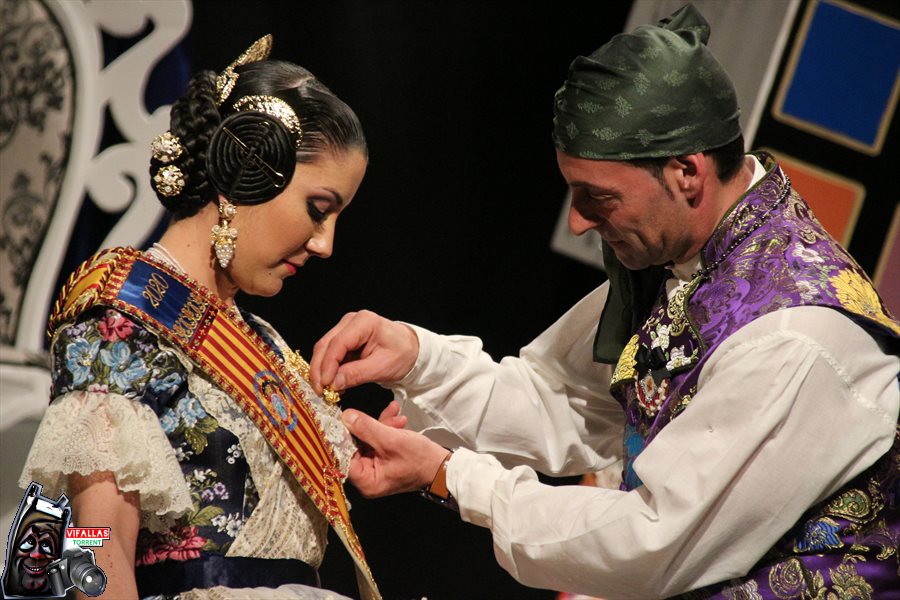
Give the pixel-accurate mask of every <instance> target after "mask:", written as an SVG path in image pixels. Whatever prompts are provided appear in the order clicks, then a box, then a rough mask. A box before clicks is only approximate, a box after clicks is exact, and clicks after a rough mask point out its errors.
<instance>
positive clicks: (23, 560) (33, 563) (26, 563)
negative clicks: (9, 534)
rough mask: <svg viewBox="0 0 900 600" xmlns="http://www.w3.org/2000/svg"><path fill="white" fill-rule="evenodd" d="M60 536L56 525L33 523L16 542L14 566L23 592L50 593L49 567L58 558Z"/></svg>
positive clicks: (13, 557) (30, 593)
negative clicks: (48, 591) (44, 591)
mask: <svg viewBox="0 0 900 600" xmlns="http://www.w3.org/2000/svg"><path fill="white" fill-rule="evenodd" d="M59 553H60V547H59V533H58V532H57V530H56V528H55V527H54V526H53V525H50V524H47V523H32V524H31V525H30V526H28V527H27V528H26V529H24V530H23V531H22V532H21V534H20V535H19V538H18V540H16V545H15V548H14V549H13V554H12V563H13V567H14V569H15V573H16V575H18V580H19V585H20V587H21V589H22V593H23V594H26V595H34V594H36V593H37V592H40V591H42V590H49V588H50V580H49V579H48V578H47V565H49V564H50V563H51V562H53V561H54V560H56V559H57V558H59Z"/></svg>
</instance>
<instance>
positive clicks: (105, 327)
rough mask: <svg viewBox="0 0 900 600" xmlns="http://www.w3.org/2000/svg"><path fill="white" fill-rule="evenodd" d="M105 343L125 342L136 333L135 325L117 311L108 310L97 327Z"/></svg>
mask: <svg viewBox="0 0 900 600" xmlns="http://www.w3.org/2000/svg"><path fill="white" fill-rule="evenodd" d="M97 328H98V329H99V330H100V339H102V340H103V341H104V342H117V341H119V340H124V339H125V338H127V337H128V336H130V335H131V333H132V331H134V323H132V322H131V321H130V320H128V319H127V318H125V317H124V316H123V315H122V314H121V313H119V312H117V311H115V310H107V311H106V316H105V317H103V319H101V320H100V324H99V325H98V327H97Z"/></svg>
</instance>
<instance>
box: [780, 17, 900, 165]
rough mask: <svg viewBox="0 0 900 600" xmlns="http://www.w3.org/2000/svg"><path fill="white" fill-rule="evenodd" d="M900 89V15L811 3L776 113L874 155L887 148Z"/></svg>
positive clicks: (783, 118)
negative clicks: (897, 16)
mask: <svg viewBox="0 0 900 600" xmlns="http://www.w3.org/2000/svg"><path fill="white" fill-rule="evenodd" d="M898 95H900V22H897V21H895V20H893V19H890V18H888V17H885V16H882V15H879V14H877V13H874V12H869V11H867V10H865V9H863V8H861V7H858V6H853V5H850V4H846V3H843V2H840V1H838V0H822V1H813V2H811V3H810V5H809V8H808V10H807V11H806V15H805V16H804V20H803V23H802V24H801V27H800V30H799V32H798V34H797V39H796V41H795V43H794V48H793V50H792V52H791V57H790V60H789V62H788V67H787V70H786V73H785V76H784V78H783V80H782V83H781V86H780V88H779V91H778V96H777V98H776V101H775V104H774V109H773V112H774V115H775V118H776V119H778V120H780V121H783V122H785V123H788V124H790V125H792V126H794V127H797V128H798V129H802V130H804V131H809V132H810V133H813V134H815V135H818V136H820V137H824V138H826V139H829V140H831V141H834V142H837V143H840V144H843V145H845V146H849V147H850V148H853V149H855V150H858V151H860V152H864V153H866V154H869V155H872V156H874V155H877V154H878V153H880V152H881V148H882V146H883V144H884V138H885V136H886V135H887V130H888V128H889V126H890V122H891V118H892V116H893V114H894V110H895V109H896V106H897V98H898Z"/></svg>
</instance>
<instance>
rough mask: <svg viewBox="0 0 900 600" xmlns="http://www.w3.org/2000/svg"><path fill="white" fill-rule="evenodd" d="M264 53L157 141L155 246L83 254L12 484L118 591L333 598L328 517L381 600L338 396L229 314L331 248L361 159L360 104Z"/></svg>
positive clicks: (54, 320) (256, 51)
mask: <svg viewBox="0 0 900 600" xmlns="http://www.w3.org/2000/svg"><path fill="white" fill-rule="evenodd" d="M270 46H271V37H269V36H266V37H265V38H263V39H261V40H259V41H258V42H257V43H256V44H254V45H253V46H252V47H251V48H250V49H248V50H247V51H246V52H245V53H244V54H242V55H241V56H240V57H239V58H238V59H237V60H236V61H235V62H234V63H232V65H230V66H229V67H228V68H227V69H226V70H225V71H224V72H223V73H221V74H219V75H218V76H217V75H216V74H215V73H213V72H209V71H206V72H200V73H199V74H197V75H196V76H195V77H194V79H193V80H192V81H191V82H190V84H189V86H188V90H187V92H186V94H185V95H184V96H183V97H182V98H181V99H179V100H178V101H177V102H176V103H175V104H174V105H173V107H172V113H171V129H170V131H168V132H165V133H164V134H162V135H160V136H159V137H157V138H156V140H154V143H153V145H152V148H151V149H152V153H153V157H152V159H151V167H150V175H151V179H152V185H153V187H154V189H155V191H156V193H157V196H158V197H159V199H160V201H161V202H162V203H163V205H164V206H165V207H166V209H167V210H168V211H169V212H170V213H171V222H170V224H169V226H168V228H167V229H166V231H165V233H164V235H163V236H162V238H161V239H160V241H159V242H158V243H156V244H154V245H153V247H152V248H150V249H149V250H148V251H147V252H144V253H140V252H137V251H135V250H132V249H127V248H117V249H112V250H109V251H105V252H102V253H100V254H99V255H97V256H95V257H94V258H93V259H92V260H90V261H88V263H86V264H85V265H83V266H82V267H81V268H79V269H78V270H77V271H76V273H75V274H73V277H72V278H71V280H70V282H69V284H68V285H67V286H66V288H65V289H64V290H63V293H62V295H61V298H60V301H59V302H58V303H57V307H56V309H55V311H54V315H53V316H52V317H51V320H50V335H51V336H52V342H51V355H52V360H53V380H54V383H53V401H52V403H51V405H50V406H49V408H48V410H47V413H46V416H45V418H44V420H43V422H42V424H41V427H40V430H39V431H38V434H37V436H36V439H35V443H34V446H33V448H32V451H31V454H30V456H29V458H28V461H27V464H26V467H25V470H24V473H23V475H22V480H21V481H22V482H24V483H25V484H27V483H28V482H29V481H32V480H34V481H37V482H40V483H42V484H43V485H44V487H45V489H46V490H47V491H48V493H54V492H57V491H65V492H66V493H67V494H68V495H69V497H70V498H71V500H72V506H73V519H74V521H75V523H76V524H77V525H79V526H104V527H105V526H109V527H110V528H111V535H110V539H109V540H108V541H107V542H104V544H103V546H102V547H101V548H96V549H95V554H96V558H97V563H98V565H99V566H100V567H102V568H103V570H104V571H105V573H106V575H107V579H108V583H107V591H108V592H109V596H111V597H114V598H135V597H148V596H153V597H159V596H165V597H170V596H175V595H178V594H180V598H182V599H188V598H230V597H241V598H252V597H260V598H263V597H264V598H277V597H286V598H287V597H290V598H297V597H301V598H324V597H335V595H334V594H332V593H327V592H325V591H324V590H320V589H317V588H318V575H317V572H316V569H317V567H318V566H319V564H320V563H321V560H322V555H323V552H324V549H325V543H326V538H327V533H328V525H329V524H331V525H332V526H333V527H334V528H335V530H336V532H337V534H338V536H339V537H340V538H341V539H342V541H344V543H345V545H346V546H347V547H348V549H349V550H350V553H351V555H352V556H353V558H354V560H355V562H356V565H357V568H358V574H359V575H360V577H358V579H359V580H360V582H361V584H360V588H361V594H362V595H363V596H364V597H376V598H377V597H378V591H377V589H376V588H375V585H374V583H373V582H372V578H371V574H370V572H369V571H368V567H367V566H366V564H365V559H364V558H363V557H362V552H361V549H360V547H359V543H358V540H357V539H356V537H355V535H354V534H353V530H352V528H351V527H350V524H349V519H348V516H347V511H346V503H345V501H344V497H343V488H342V481H343V479H344V477H345V474H346V473H347V469H348V464H349V459H350V456H351V455H352V454H353V452H354V446H353V443H352V440H351V438H350V436H349V434H348V433H347V431H346V429H344V427H343V425H342V424H341V422H340V411H339V409H338V408H337V406H336V405H335V404H334V402H335V400H336V394H333V393H332V392H330V391H328V390H326V392H325V398H323V397H320V396H319V395H317V394H316V393H315V392H314V391H313V390H312V388H310V387H309V385H308V383H307V382H306V381H305V378H306V377H307V369H308V367H307V366H306V365H305V362H304V361H303V359H302V358H301V357H300V356H299V355H297V354H296V353H294V352H292V351H291V350H290V349H289V347H288V346H287V344H286V343H285V342H284V341H283V340H282V339H281V337H280V336H279V335H278V334H277V333H276V332H275V331H274V329H272V327H271V326H270V325H269V324H267V323H266V322H264V321H263V320H262V319H260V318H258V317H256V316H254V315H252V314H249V313H245V312H241V311H240V310H239V309H238V308H237V307H236V305H235V296H236V295H237V293H238V292H239V291H242V292H245V293H248V294H255V295H261V296H272V295H274V294H277V293H278V292H279V291H280V290H281V288H282V285H283V282H284V280H285V279H286V278H288V277H291V276H293V275H295V274H296V273H297V270H298V269H299V268H300V267H302V266H303V264H304V263H305V262H306V261H307V260H309V259H310V258H312V257H320V258H327V257H328V256H329V255H330V254H331V247H332V241H333V237H334V228H335V221H336V220H337V217H338V215H339V214H340V213H341V211H342V210H343V209H345V208H346V207H347V205H348V204H349V203H350V201H351V200H352V198H353V196H354V194H355V193H356V191H357V189H358V187H359V185H360V182H361V181H362V178H363V175H364V173H365V169H366V164H367V150H366V142H365V138H364V136H363V133H362V129H361V127H360V124H359V121H358V119H357V117H356V115H355V114H354V113H353V111H352V110H351V109H350V108H349V107H347V106H346V105H345V104H344V103H343V102H342V101H340V100H339V99H338V98H337V97H335V96H334V95H333V94H332V93H331V92H330V91H329V90H328V89H327V88H326V87H325V86H323V85H322V84H321V83H320V82H318V81H317V80H316V79H315V78H314V77H313V75H312V74H311V73H309V72H308V71H306V70H305V69H303V68H301V67H298V66H296V65H293V64H290V63H286V62H279V61H269V60H266V59H267V57H268V54H269V50H270ZM211 238H212V244H210V239H211ZM279 457H280V458H279ZM273 588H277V590H275V589H273ZM235 590H240V591H235Z"/></svg>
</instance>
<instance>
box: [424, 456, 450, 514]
mask: <svg viewBox="0 0 900 600" xmlns="http://www.w3.org/2000/svg"><path fill="white" fill-rule="evenodd" d="M451 456H453V450H448V451H447V456H445V457H444V460H443V461H442V462H441V466H439V467H438V470H437V472H436V473H435V474H434V479H432V480H431V483H430V484H428V485H426V486H425V487H424V488H422V491H421V494H422V495H423V496H424V497H426V498H428V499H429V500H431V501H432V502H435V503H437V504H440V505H441V506H443V507H444V508H449V509H451V510H455V511H456V512H459V504H457V502H456V498H454V497H453V494H451V493H450V490H448V489H447V463H449V462H450V457H451Z"/></svg>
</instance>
